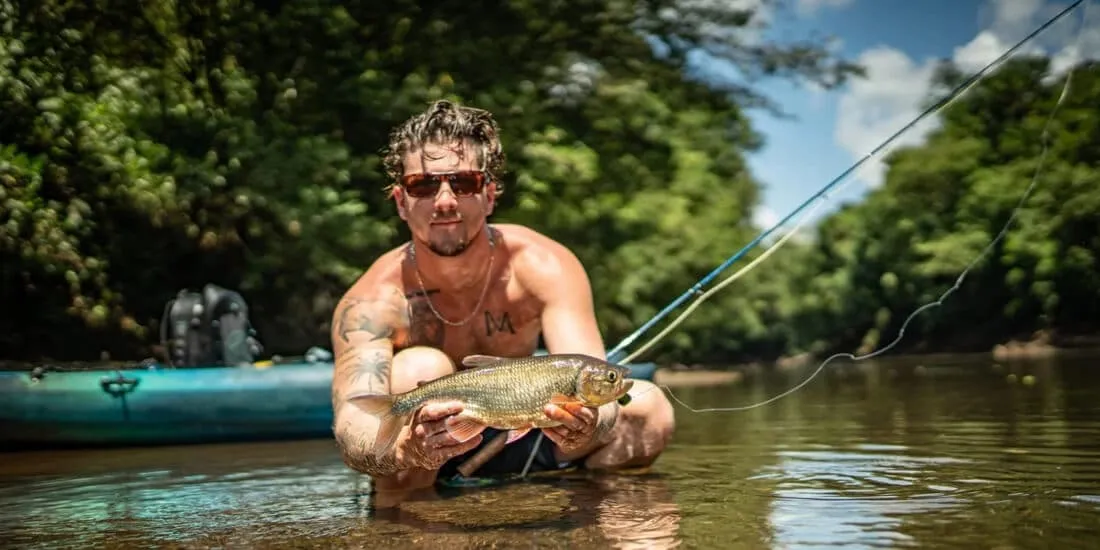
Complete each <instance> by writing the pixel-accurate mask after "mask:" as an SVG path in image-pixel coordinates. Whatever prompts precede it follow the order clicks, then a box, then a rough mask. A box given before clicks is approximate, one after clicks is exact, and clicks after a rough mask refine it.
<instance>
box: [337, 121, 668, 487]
mask: <svg viewBox="0 0 1100 550" xmlns="http://www.w3.org/2000/svg"><path fill="white" fill-rule="evenodd" d="M385 160H386V167H387V170H388V172H389V175H390V177H391V178H392V181H394V182H395V183H394V184H393V186H392V187H391V196H392V198H393V200H394V202H395V203H396V205H397V211H398V214H399V215H400V216H401V219H402V220H404V221H405V222H406V223H407V224H408V227H409V230H410V232H411V234H412V240H411V242H410V243H408V244H406V245H402V246H400V247H398V248H396V249H393V250H391V251H389V252H387V253H386V254H384V255H382V256H381V257H380V258H378V260H377V261H375V262H374V264H373V265H371V266H370V268H369V269H368V270H367V271H366V273H364V274H363V276H362V277H360V279H359V280H358V281H357V282H356V283H355V284H354V285H352V287H351V288H350V289H349V290H348V291H347V293H346V294H345V295H344V297H343V298H342V299H341V301H340V303H339V304H338V305H337V307H336V310H335V312H334V314H333V322H332V342H333V349H334V352H335V355H336V366H335V376H334V379H333V385H332V398H333V412H334V414H335V422H334V432H335V437H336V441H337V442H338V444H339V446H340V449H341V451H342V454H343V458H344V462H345V463H346V464H347V465H348V466H350V467H351V468H353V469H355V470H357V471H360V472H363V473H366V474H369V475H371V476H372V477H373V480H374V485H375V487H376V488H377V489H379V490H386V489H410V488H421V487H427V486H430V485H432V484H433V483H434V481H435V480H436V478H437V476H440V475H443V476H451V475H453V474H454V472H455V471H456V468H457V466H458V465H459V464H461V463H462V461H463V460H464V459H465V458H466V457H467V456H469V455H470V454H472V453H474V452H476V450H477V448H479V446H480V445H483V444H485V443H488V441H489V440H490V438H491V437H492V435H493V434H495V433H496V432H495V431H494V430H486V432H484V433H483V434H481V435H479V436H477V437H474V438H473V439H471V440H469V441H466V442H462V443H460V442H458V441H456V440H455V439H453V438H451V436H450V435H449V434H448V433H447V431H446V429H445V427H444V421H445V419H446V418H447V417H448V416H449V415H453V414H456V413H458V412H460V411H461V410H462V405H461V404H460V403H436V404H429V405H426V406H424V407H423V408H421V410H420V411H419V413H418V414H417V415H416V416H415V417H414V419H413V420H412V424H411V426H409V427H406V428H403V429H402V431H401V433H400V435H399V436H398V439H397V441H396V443H395V445H393V447H392V450H391V451H390V452H388V453H387V454H385V455H382V456H380V455H378V454H375V453H374V452H373V451H372V444H373V442H374V436H375V433H376V431H377V429H378V423H377V421H376V420H375V419H373V418H371V417H370V416H369V415H367V414H366V413H364V412H363V411H361V410H359V409H358V408H357V407H356V406H355V405H352V404H349V403H347V401H346V397H347V396H348V395H349V394H352V393H358V392H365V391H369V392H391V393H399V392H404V391H408V390H410V389H412V388H415V387H416V385H417V383H418V382H420V381H427V380H432V379H435V378H438V377H440V376H442V375H445V374H448V373H451V372H454V369H455V368H456V366H457V368H463V367H462V358H463V357H465V356H467V355H471V354H487V355H498V356H506V357H520V356H529V355H532V354H533V353H534V352H535V351H536V347H537V345H538V338H539V335H540V334H541V335H542V337H543V340H544V342H545V345H546V348H547V351H549V352H550V353H585V354H588V355H592V356H595V357H599V358H603V359H606V352H605V348H604V343H603V340H602V337H601V335H600V333H599V330H598V328H597V324H596V318H595V313H594V311H593V303H592V290H591V287H590V284H589V281H588V277H587V275H586V273H585V270H584V268H583V266H582V265H581V264H580V262H579V261H578V260H577V258H576V257H575V256H574V255H573V254H572V253H571V252H570V251H569V250H568V249H566V248H565V247H564V246H562V245H561V244H559V243H557V242H555V241H553V240H551V239H549V238H547V237H546V236H544V235H541V234H539V233H537V232H535V231H533V230H531V229H528V228H525V227H521V226H517V225H492V226H491V225H489V224H488V222H487V219H488V216H489V215H490V214H491V213H492V211H493V206H494V203H495V200H496V198H497V197H498V196H499V194H500V191H501V189H500V187H499V186H498V183H497V180H496V174H497V172H498V171H499V170H500V169H501V167H502V165H503V162H504V155H503V153H502V150H501V146H500V140H499V137H498V133H497V128H496V123H495V122H494V121H493V118H492V116H491V115H490V114H489V113H487V112H485V111H482V110H476V109H471V108H466V107H461V106H457V105H455V104H453V103H450V102H446V101H439V102H436V103H435V104H433V105H432V106H431V107H429V108H428V110H427V111H425V112H424V113H422V114H420V115H418V116H416V117H413V118H411V119H410V120H409V121H407V122H406V123H405V124H403V125H402V126H401V127H399V128H398V129H397V130H396V131H395V132H394V134H393V136H392V139H391V142H390V147H389V152H388V154H387V155H386V159H385ZM631 398H632V401H631V402H630V404H629V406H626V407H621V408H620V406H619V405H618V404H617V403H614V402H613V403H610V404H608V405H605V406H603V407H600V408H598V409H596V408H586V407H581V406H576V407H574V406H571V405H566V406H562V407H559V406H554V405H548V406H547V407H546V410H545V412H546V414H547V415H548V416H550V417H552V418H554V419H557V420H560V421H561V422H562V424H563V425H562V426H560V427H557V428H547V429H544V430H541V432H542V433H543V434H544V437H543V438H541V440H540V439H539V438H538V435H539V432H540V430H532V431H531V432H528V434H527V435H526V436H525V437H524V438H523V439H521V440H519V441H516V442H513V443H511V444H509V445H508V446H507V447H505V449H504V450H503V451H502V452H501V453H500V454H498V455H497V456H496V457H495V458H494V459H493V460H491V461H490V462H488V463H486V464H485V465H484V466H482V467H481V469H480V470H478V471H477V472H476V473H477V474H480V475H489V474H494V473H495V474H500V473H511V472H519V471H521V470H522V469H523V467H524V465H525V464H526V463H527V459H528V457H529V455H530V454H531V452H532V449H533V448H534V446H535V444H536V441H538V442H539V451H538V453H537V455H536V457H535V459H534V462H533V464H532V465H531V468H530V471H539V470H547V469H555V468H560V467H565V466H569V465H574V464H575V465H583V466H585V467H587V468H592V469H595V468H616V467H637V466H645V465H649V464H650V463H652V462H653V461H654V460H656V458H657V456H658V455H659V454H660V453H661V451H662V450H663V449H664V447H665V445H666V444H667V442H668V440H669V438H670V437H671V434H672V431H673V427H674V419H673V412H672V407H671V405H670V404H669V402H668V400H667V398H666V397H665V395H664V393H663V392H662V391H661V390H660V389H659V388H656V387H655V386H654V385H653V384H650V383H647V382H645V381H642V380H636V381H635V382H634V387H633V389H632V390H631Z"/></svg>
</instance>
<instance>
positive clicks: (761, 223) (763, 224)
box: [752, 206, 779, 230]
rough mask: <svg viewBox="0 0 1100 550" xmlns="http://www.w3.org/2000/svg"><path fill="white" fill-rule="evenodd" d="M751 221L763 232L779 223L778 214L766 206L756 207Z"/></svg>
mask: <svg viewBox="0 0 1100 550" xmlns="http://www.w3.org/2000/svg"><path fill="white" fill-rule="evenodd" d="M752 221H753V223H754V224H756V226H757V227H758V228H760V230H765V229H768V228H770V227H771V226H773V225H775V224H776V223H778V222H779V214H776V213H775V210H772V209H771V208H768V207H766V206H758V207H757V208H756V210H755V211H754V212H753V214H752Z"/></svg>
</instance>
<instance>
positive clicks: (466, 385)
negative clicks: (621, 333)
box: [347, 353, 634, 453]
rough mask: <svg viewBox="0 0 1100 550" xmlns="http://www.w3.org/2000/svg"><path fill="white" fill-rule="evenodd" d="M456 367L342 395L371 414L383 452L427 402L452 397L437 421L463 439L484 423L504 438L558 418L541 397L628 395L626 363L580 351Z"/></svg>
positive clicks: (480, 359)
mask: <svg viewBox="0 0 1100 550" xmlns="http://www.w3.org/2000/svg"><path fill="white" fill-rule="evenodd" d="M462 364H463V365H464V366H466V367H469V368H467V369H463V370H460V371H457V372H454V373H451V374H448V375H445V376H442V377H440V378H437V379H435V380H431V381H428V382H423V383H421V384H420V385H419V386H417V387H416V388H414V389H412V390H409V391H407V392H404V393H398V394H385V393H364V394H355V395H351V396H349V397H348V398H347V399H348V401H349V402H351V403H353V404H354V405H355V406H357V407H358V408H360V409H361V410H363V411H364V412H366V413H368V414H370V415H372V416H374V417H375V418H377V419H378V420H379V428H378V433H377V435H376V436H375V449H376V451H377V452H379V453H384V452H387V451H389V449H390V448H391V447H392V446H393V444H394V442H395V441H396V440H397V436H398V434H399V433H400V431H401V428H402V427H404V426H407V425H409V424H411V422H412V419H413V417H414V414H415V413H416V411H418V410H419V409H420V407H421V406H423V405H425V404H427V403H429V402H439V401H458V402H461V403H462V405H463V409H462V411H461V412H460V413H458V414H456V415H454V417H452V418H450V419H448V420H447V422H445V426H446V428H447V431H448V432H449V433H450V435H451V437H453V438H454V439H456V440H458V441H462V442H465V441H469V440H470V439H471V438H473V437H476V436H477V435H478V434H480V433H481V432H482V431H484V429H485V428H487V427H491V428H496V429H498V430H502V431H504V430H507V431H508V432H509V433H508V440H507V443H512V442H513V441H516V440H518V439H519V438H521V437H523V436H524V435H526V434H527V432H529V431H531V430H532V429H534V428H550V427H554V426H558V425H560V424H561V423H560V422H558V421H556V420H553V419H551V418H550V417H548V416H546V413H545V412H543V407H544V406H546V405H547V404H549V403H555V404H564V403H579V404H581V405H585V406H591V407H599V406H601V405H604V404H606V403H610V402H612V401H616V400H618V401H619V402H620V403H622V404H626V403H627V402H629V394H628V393H627V392H629V391H630V389H631V388H632V387H633V385H634V381H633V380H630V379H629V378H628V377H629V375H630V369H628V368H626V367H623V366H619V365H615V364H613V363H609V362H607V361H604V360H602V359H599V358H597V357H592V356H589V355H585V354H578V353H571V354H550V355H539V356H531V357H520V358H506V357H497V356H494V355H469V356H467V357H465V358H463V360H462Z"/></svg>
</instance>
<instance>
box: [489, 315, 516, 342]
mask: <svg viewBox="0 0 1100 550" xmlns="http://www.w3.org/2000/svg"><path fill="white" fill-rule="evenodd" d="M498 332H507V333H508V334H515V333H516V329H515V327H513V326H512V318H511V317H510V316H509V315H508V312H507V311H505V312H503V313H501V314H500V316H499V317H495V316H493V312H491V311H486V312H485V335H486V336H492V335H493V334H496V333H498Z"/></svg>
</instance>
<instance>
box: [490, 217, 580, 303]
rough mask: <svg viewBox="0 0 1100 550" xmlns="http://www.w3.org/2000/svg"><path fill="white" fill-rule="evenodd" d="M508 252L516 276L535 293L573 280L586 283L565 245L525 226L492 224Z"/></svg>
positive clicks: (563, 286)
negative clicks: (501, 236) (500, 235)
mask: <svg viewBox="0 0 1100 550" xmlns="http://www.w3.org/2000/svg"><path fill="white" fill-rule="evenodd" d="M494 227H496V228H497V229H498V230H499V231H500V232H501V234H502V235H503V237H504V241H505V242H506V243H507V245H508V250H509V252H510V253H511V255H512V269H513V271H514V272H515V274H516V278H517V279H518V280H519V281H520V283H521V284H523V285H524V286H525V287H527V288H528V289H530V290H531V291H532V292H534V293H535V294H537V295H545V294H546V293H550V292H553V291H554V290H556V289H561V288H573V287H574V285H575V284H581V285H585V286H587V284H588V276H587V274H586V273H585V269H584V266H583V265H582V264H581V262H580V260H579V259H578V258H577V256H576V254H574V253H573V251H572V250H570V249H569V248H568V247H567V246H565V245H564V244H562V243H560V242H558V241H556V240H554V239H553V238H551V237H549V236H547V235H545V234H543V233H540V232H538V231H536V230H534V229H531V228H529V227H525V226H522V225H514V224H500V225H495V226H494Z"/></svg>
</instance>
